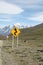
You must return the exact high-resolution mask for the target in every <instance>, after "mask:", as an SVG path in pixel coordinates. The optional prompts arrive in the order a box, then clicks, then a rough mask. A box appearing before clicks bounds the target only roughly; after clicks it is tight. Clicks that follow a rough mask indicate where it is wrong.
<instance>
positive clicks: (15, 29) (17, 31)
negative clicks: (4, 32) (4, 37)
mask: <svg viewBox="0 0 43 65" xmlns="http://www.w3.org/2000/svg"><path fill="white" fill-rule="evenodd" d="M19 33H20V30H19V29H18V28H17V27H15V28H14V29H12V30H11V34H13V36H15V37H16V36H18V35H19Z"/></svg>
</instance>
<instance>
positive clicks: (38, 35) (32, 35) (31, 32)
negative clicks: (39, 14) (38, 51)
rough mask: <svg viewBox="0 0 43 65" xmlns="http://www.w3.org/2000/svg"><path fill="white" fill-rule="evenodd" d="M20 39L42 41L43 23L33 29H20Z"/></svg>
mask: <svg viewBox="0 0 43 65" xmlns="http://www.w3.org/2000/svg"><path fill="white" fill-rule="evenodd" d="M20 38H21V39H28V40H29V39H31V40H42V39H43V23H42V24H39V25H36V26H34V27H30V28H25V29H21V34H20Z"/></svg>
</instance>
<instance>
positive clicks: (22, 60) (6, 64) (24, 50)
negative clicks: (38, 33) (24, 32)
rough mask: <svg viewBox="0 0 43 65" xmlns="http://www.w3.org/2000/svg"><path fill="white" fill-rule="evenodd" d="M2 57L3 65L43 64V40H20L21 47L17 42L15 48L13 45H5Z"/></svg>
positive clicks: (2, 49)
mask: <svg viewBox="0 0 43 65" xmlns="http://www.w3.org/2000/svg"><path fill="white" fill-rule="evenodd" d="M0 43H2V42H0ZM4 43H6V42H3V44H4ZM6 45H7V44H6ZM8 45H9V44H8ZM1 59H2V65H43V42H40V41H34V40H30V41H27V42H26V41H20V42H19V47H18V48H17V47H16V44H15V46H14V48H13V49H12V47H11V45H10V46H4V45H3V46H2V48H1Z"/></svg>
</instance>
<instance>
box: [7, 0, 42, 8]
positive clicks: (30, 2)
mask: <svg viewBox="0 0 43 65" xmlns="http://www.w3.org/2000/svg"><path fill="white" fill-rule="evenodd" d="M6 1H7V2H10V3H12V4H17V5H19V6H20V7H22V8H32V7H37V8H38V7H40V6H39V4H40V3H43V0H12V1H10V0H6Z"/></svg>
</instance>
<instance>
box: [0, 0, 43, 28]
mask: <svg viewBox="0 0 43 65" xmlns="http://www.w3.org/2000/svg"><path fill="white" fill-rule="evenodd" d="M40 23H43V0H0V27H4V26H6V25H10V26H12V25H24V26H34V25H37V24H40Z"/></svg>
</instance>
